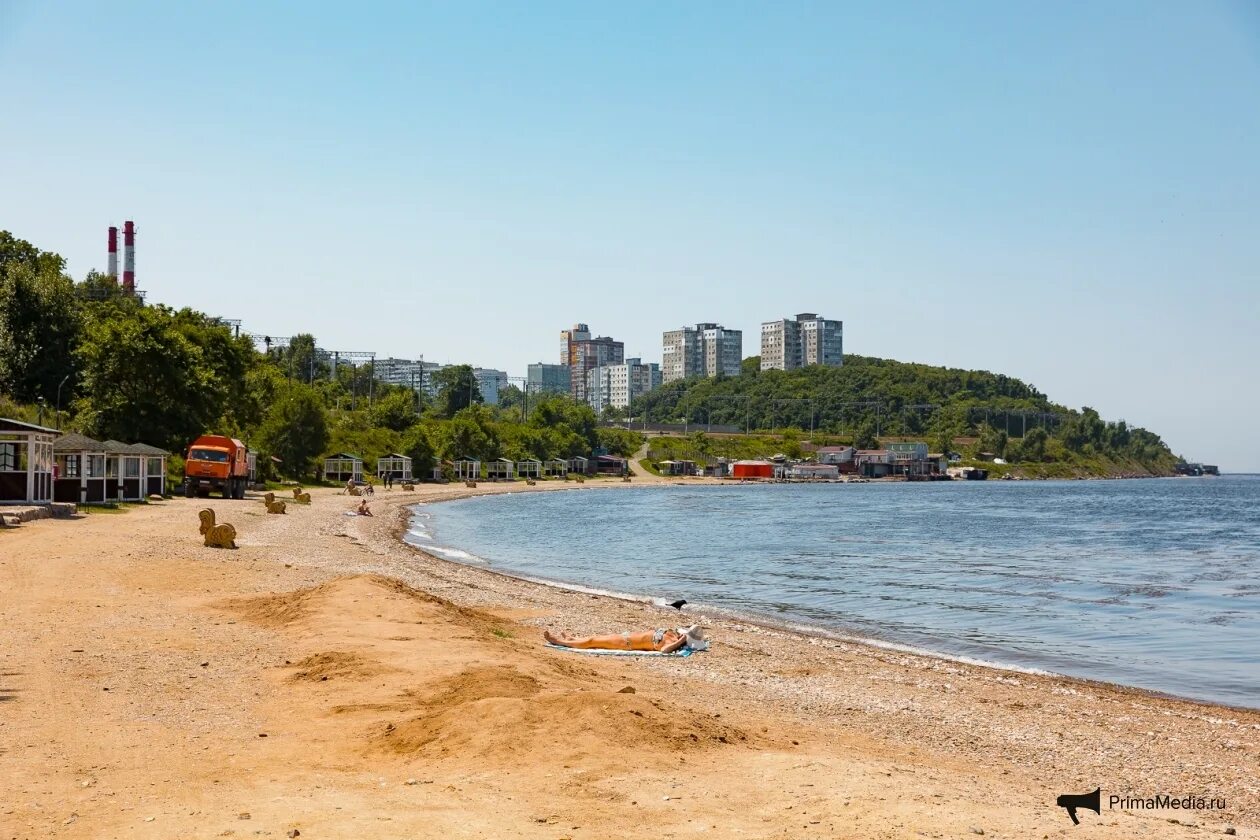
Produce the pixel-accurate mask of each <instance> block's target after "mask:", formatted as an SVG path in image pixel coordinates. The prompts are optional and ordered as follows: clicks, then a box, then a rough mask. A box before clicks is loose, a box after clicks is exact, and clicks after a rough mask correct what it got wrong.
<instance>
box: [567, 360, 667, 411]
mask: <svg viewBox="0 0 1260 840" xmlns="http://www.w3.org/2000/svg"><path fill="white" fill-rule="evenodd" d="M660 384H661V367H660V365H658V364H656V363H654V362H653V363H650V364H643V363H642V361H641V360H640V359H626V360H625V362H623V363H621V364H616V365H600V366H599V367H596V368H593V369H592V370H589V371H587V374H586V389H585V392H586V395H587V396H586V403H587V405H589V406H590V407H591V408H593V409H595V411H596V412H603V410H604V409H606V408H608V407H610V406H611V407H613V408H628V407H629V406H630V403H631V401H632V400H634V399H635V398H636V397H640V396H642V395H644V394H646V393H647V392H648V391H651V390H652V389H653V388H656V387H659V386H660Z"/></svg>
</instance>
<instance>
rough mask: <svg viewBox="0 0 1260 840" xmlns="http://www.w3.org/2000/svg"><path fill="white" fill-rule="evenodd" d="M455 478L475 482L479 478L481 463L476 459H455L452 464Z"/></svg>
mask: <svg viewBox="0 0 1260 840" xmlns="http://www.w3.org/2000/svg"><path fill="white" fill-rule="evenodd" d="M452 466H454V467H455V477H456V478H459V479H463V480H465V481H476V480H477V479H479V478H481V462H480V461H478V460H477V459H476V458H456V459H455V460H454V461H453V462H452Z"/></svg>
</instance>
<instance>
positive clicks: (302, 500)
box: [293, 487, 311, 505]
mask: <svg viewBox="0 0 1260 840" xmlns="http://www.w3.org/2000/svg"><path fill="white" fill-rule="evenodd" d="M293 501H294V502H296V503H297V504H299V505H309V504H310V503H311V494H310V493H303V492H302V488H301V487H294V488H293Z"/></svg>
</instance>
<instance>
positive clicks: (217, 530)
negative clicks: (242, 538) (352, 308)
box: [197, 508, 236, 548]
mask: <svg viewBox="0 0 1260 840" xmlns="http://www.w3.org/2000/svg"><path fill="white" fill-rule="evenodd" d="M197 516H198V517H200V519H201V534H202V536H204V537H205V538H206V539H205V545H206V547H207V548H236V529H235V528H233V527H232V526H231V525H230V524H228V523H227V522H224V523H221V524H219V525H216V524H214V511H213V510H211V509H210V508H206V509H205V510H203V511H201V513H199V514H197Z"/></svg>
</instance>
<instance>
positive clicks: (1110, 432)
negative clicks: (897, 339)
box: [631, 355, 1175, 472]
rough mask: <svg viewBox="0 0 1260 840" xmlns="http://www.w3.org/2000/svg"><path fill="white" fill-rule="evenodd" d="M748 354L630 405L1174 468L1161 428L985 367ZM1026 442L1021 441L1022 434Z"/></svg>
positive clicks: (871, 436) (774, 425)
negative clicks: (1062, 401)
mask: <svg viewBox="0 0 1260 840" xmlns="http://www.w3.org/2000/svg"><path fill="white" fill-rule="evenodd" d="M760 362H761V360H760V358H758V357H752V358H749V359H745V360H744V363H743V371H742V373H741V375H740V376H735V377H717V378H701V377H697V378H692V379H686V380H678V381H675V382H670V383H668V384H667V385H664V386H662V387H661V388H658V389H657V390H655V391H653V392H652V393H650V394H648V395H647V396H646V397H644V398H642V399H641V400H639V401H638V402H637V403H636V404H635V405H634V406H632V407H631V414H634V415H636V416H639V415H641V414H642V413H644V412H646V414H647V417H648V419H649V420H652V421H654V422H679V421H687V422H691V423H712V424H721V425H727V426H737V427H739V428H741V429H743V428H745V427H747V428H749V429H762V430H769V429H783V428H798V429H802V430H805V429H814V430H821V431H824V432H832V433H835V434H841V435H851V436H853V438H854V440H855V441H856V442H858V443H865V444H873V443H874V442H875V441H876V439H877V438H880V437H888V436H898V437H904V436H915V437H921V438H923V439H924V440H926V441H928V442H929V444H930V445H931V446H932V448H933V449H935V450H938V451H939V450H941V449H946V448H953V447H954V446H955V444H954V440H955V439H956V438H959V437H974V438H979V439H980V440H978V441H976V444H977V447H976V448H978V449H983V450H984V451H987V452H990V453H993V454H998V455H1003V454H1004V453H1005V454H1007V455H1010V456H1012V457H1015V458H1024V459H1027V460H1049V459H1054V460H1066V459H1070V458H1071V457H1072V456H1073V454H1076V455H1084V456H1088V455H1100V456H1105V457H1109V458H1115V459H1121V460H1129V461H1135V462H1137V463H1140V464H1141V465H1143V466H1144V467H1145V468H1148V469H1150V470H1152V471H1158V472H1162V471H1166V470H1168V469H1170V468H1171V465H1172V463H1173V461H1174V460H1175V459H1174V458H1173V455H1172V453H1171V452H1170V451H1169V449H1168V447H1167V446H1166V445H1165V444H1164V442H1163V441H1162V440H1160V438H1159V436H1158V435H1155V434H1153V433H1151V432H1148V431H1146V430H1144V429H1138V428H1133V427H1130V426H1128V425H1127V424H1126V423H1125V422H1124V421H1123V420H1120V421H1116V422H1105V421H1104V420H1103V419H1102V418H1101V417H1099V416H1098V413H1097V412H1096V411H1094V410H1093V409H1090V408H1083V409H1081V410H1079V411H1077V410H1072V409H1069V408H1066V407H1065V406H1062V405H1058V404H1055V403H1052V402H1051V401H1050V400H1049V399H1047V397H1046V395H1045V394H1043V393H1041V392H1040V391H1038V390H1037V389H1036V388H1035V387H1033V386H1032V385H1030V384H1028V383H1026V382H1024V381H1022V380H1020V379H1016V378H1014V377H1011V376H1006V375H1003V374H997V373H990V372H989V371H982V370H962V369H959V368H946V367H937V366H934V365H924V364H915V363H909V362H897V361H893V360H891V359H877V358H872V357H868V356H852V355H848V356H845V359H844V364H843V365H842V366H840V367H820V366H811V367H806V368H801V369H798V370H792V371H778V370H769V371H763V370H761V369H760ZM1017 440H1018V441H1019V443H1016V442H1015V441H1017Z"/></svg>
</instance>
